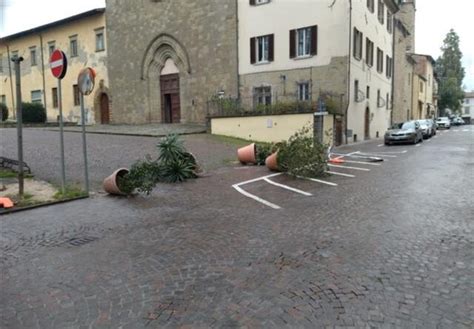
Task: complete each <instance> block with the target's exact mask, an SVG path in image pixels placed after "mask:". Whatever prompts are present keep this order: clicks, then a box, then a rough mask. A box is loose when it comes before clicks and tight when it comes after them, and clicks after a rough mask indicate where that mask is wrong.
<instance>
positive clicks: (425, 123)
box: [416, 119, 433, 139]
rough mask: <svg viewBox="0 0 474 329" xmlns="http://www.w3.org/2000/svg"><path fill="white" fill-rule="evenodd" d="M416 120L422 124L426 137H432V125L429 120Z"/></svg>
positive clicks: (422, 130)
mask: <svg viewBox="0 0 474 329" xmlns="http://www.w3.org/2000/svg"><path fill="white" fill-rule="evenodd" d="M416 122H418V123H419V124H420V129H421V132H422V134H423V138H424V139H427V138H430V137H431V136H432V135H433V133H432V130H431V125H430V124H429V123H428V120H425V119H422V120H416Z"/></svg>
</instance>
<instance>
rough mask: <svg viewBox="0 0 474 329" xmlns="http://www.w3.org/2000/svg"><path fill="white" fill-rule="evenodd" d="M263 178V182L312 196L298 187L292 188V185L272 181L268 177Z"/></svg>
mask: <svg viewBox="0 0 474 329" xmlns="http://www.w3.org/2000/svg"><path fill="white" fill-rule="evenodd" d="M263 180H264V181H265V182H267V183H269V184H272V185H275V186H278V187H281V188H284V189H286V190H289V191H292V192H295V193H299V194H303V195H306V196H312V194H311V193H308V192H305V191H301V190H298V189H296V188H293V187H291V186H288V185H284V184H280V183H277V182H274V181H272V180H270V179H268V178H264V179H263Z"/></svg>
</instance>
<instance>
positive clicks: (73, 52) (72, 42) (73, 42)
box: [69, 36, 77, 57]
mask: <svg viewBox="0 0 474 329" xmlns="http://www.w3.org/2000/svg"><path fill="white" fill-rule="evenodd" d="M69 53H70V56H71V57H77V36H72V37H69Z"/></svg>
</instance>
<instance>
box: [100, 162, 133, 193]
mask: <svg viewBox="0 0 474 329" xmlns="http://www.w3.org/2000/svg"><path fill="white" fill-rule="evenodd" d="M128 172H129V170H128V169H127V168H120V169H117V170H115V171H114V172H113V174H112V175H110V176H109V177H107V178H106V179H104V182H103V183H102V186H103V188H104V190H105V192H107V193H109V194H115V195H126V193H124V192H122V191H121V190H120V188H119V186H118V183H117V178H118V177H123V176H124V175H126V174H128Z"/></svg>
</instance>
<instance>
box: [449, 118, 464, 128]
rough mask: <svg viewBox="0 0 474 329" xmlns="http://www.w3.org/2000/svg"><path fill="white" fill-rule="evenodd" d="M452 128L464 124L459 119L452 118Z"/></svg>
mask: <svg viewBox="0 0 474 329" xmlns="http://www.w3.org/2000/svg"><path fill="white" fill-rule="evenodd" d="M452 124H453V125H454V126H461V125H463V124H464V120H463V119H462V118H461V117H455V118H453V123H452Z"/></svg>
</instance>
